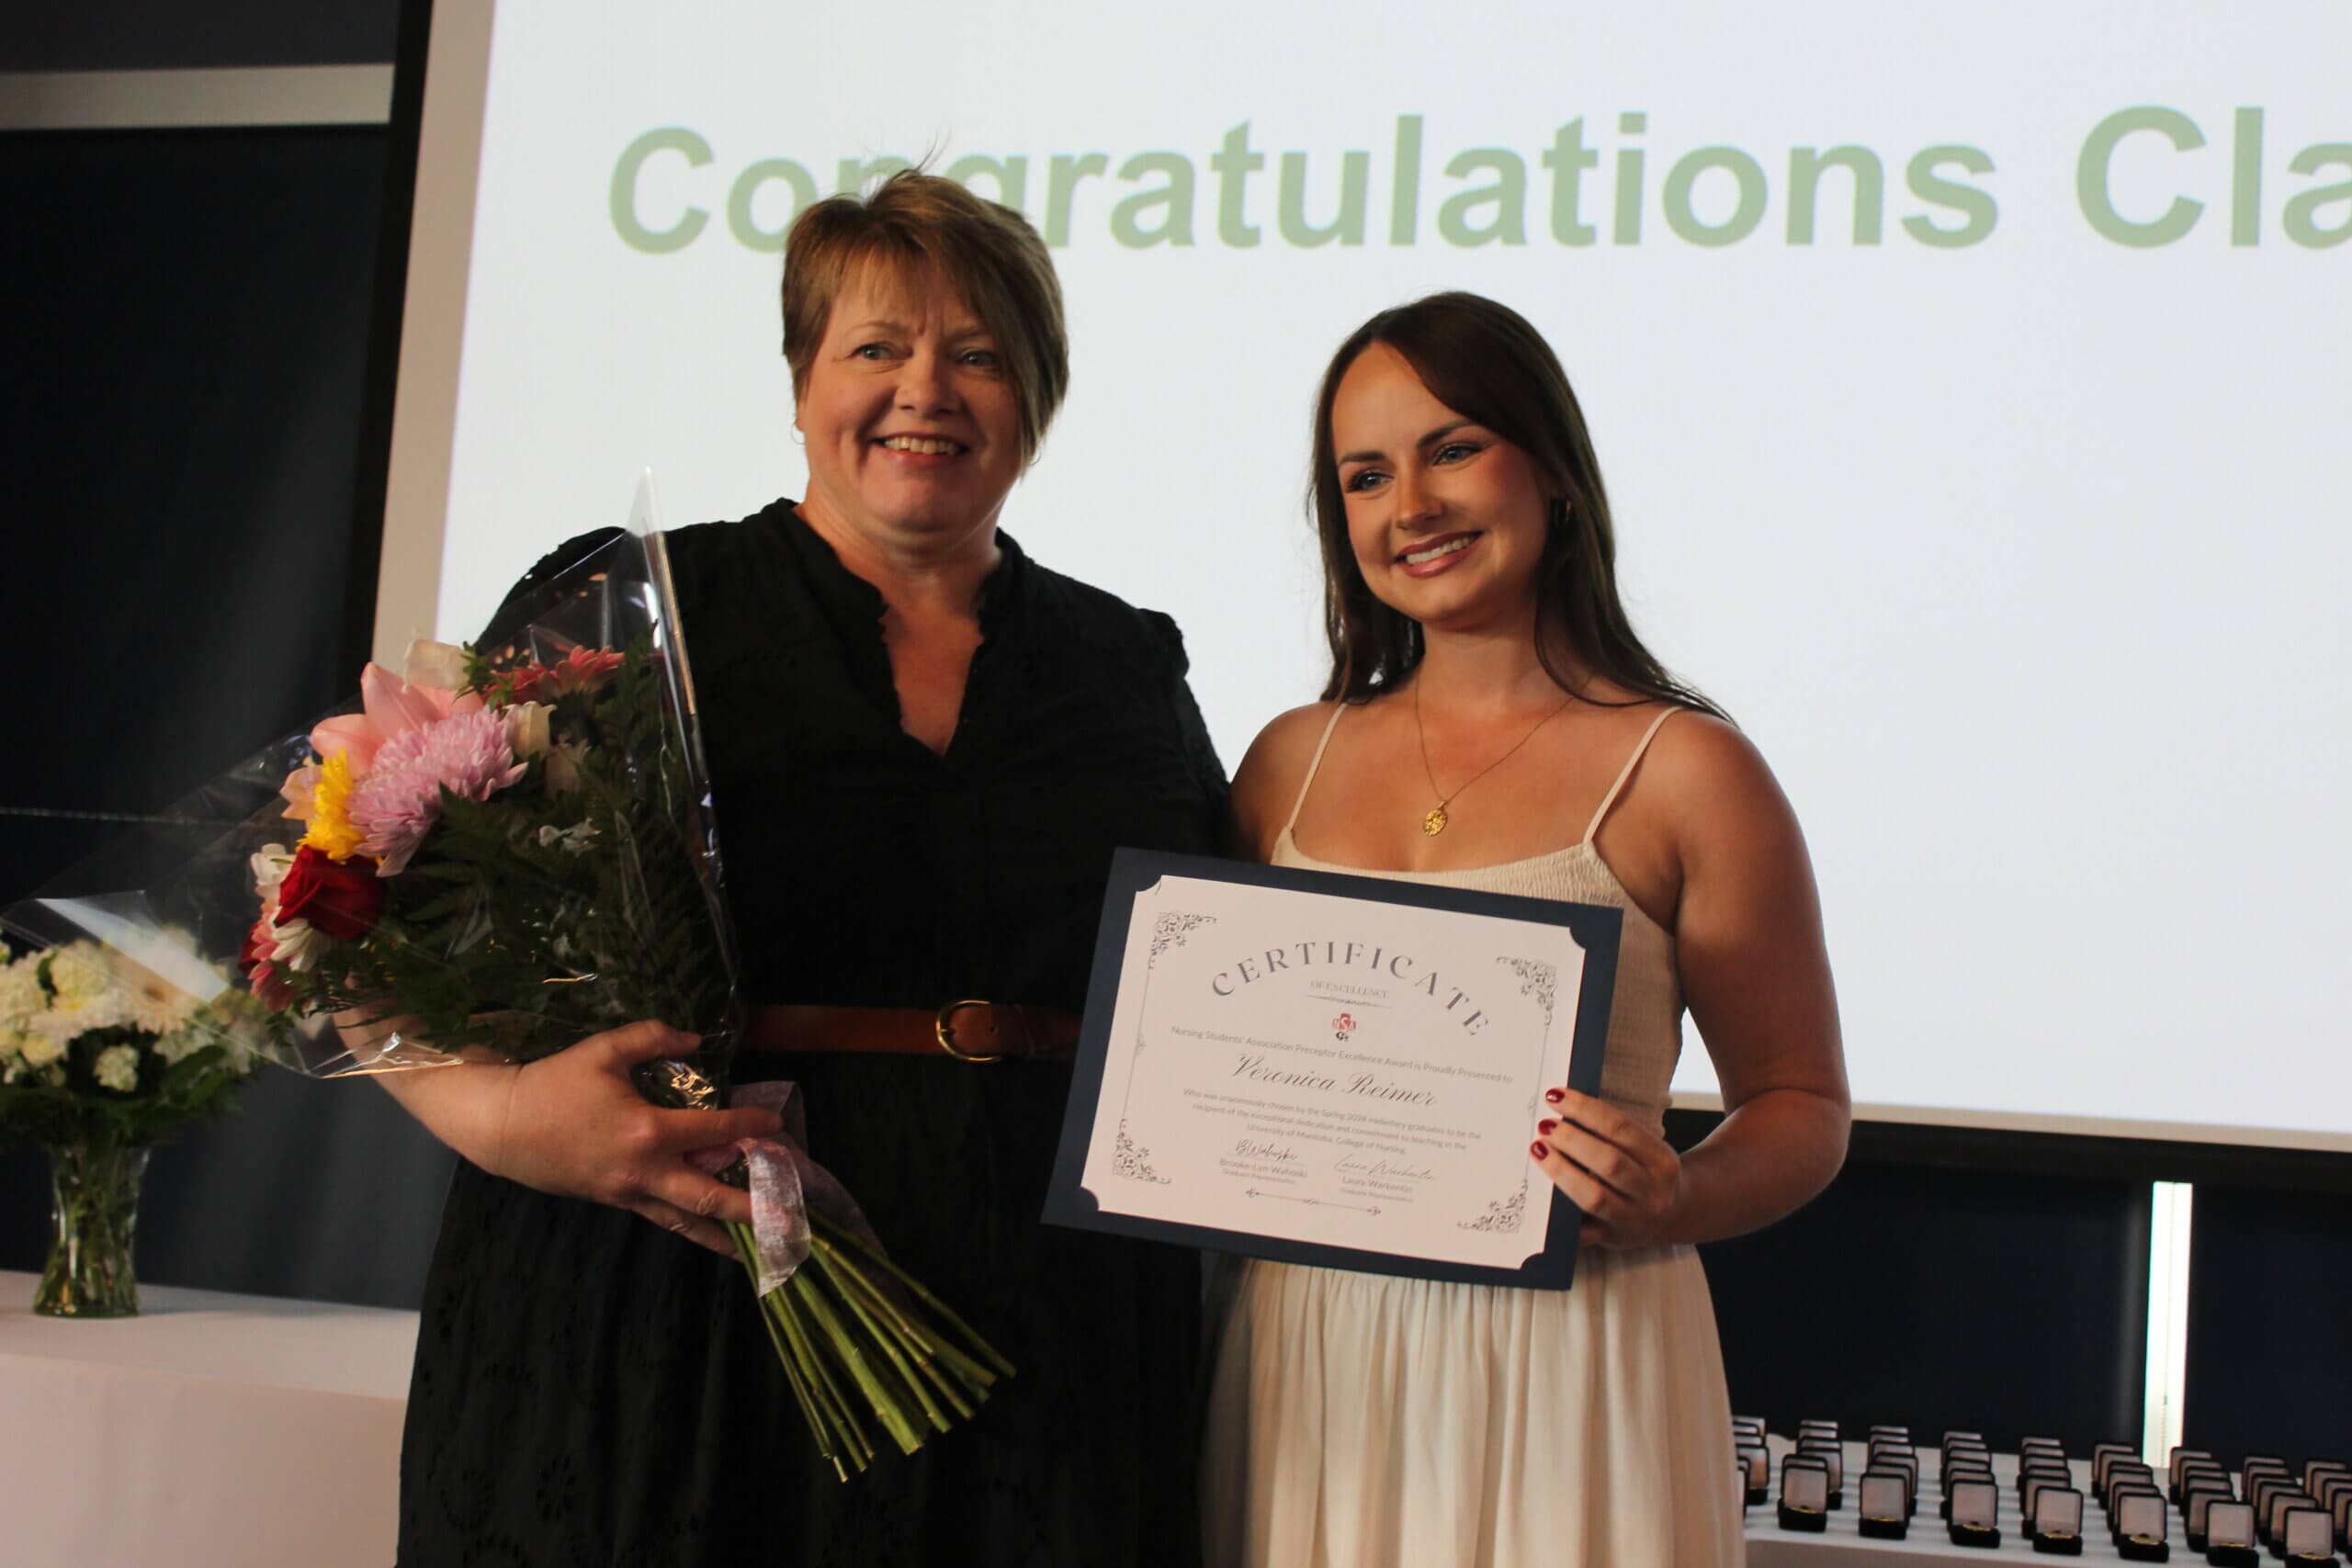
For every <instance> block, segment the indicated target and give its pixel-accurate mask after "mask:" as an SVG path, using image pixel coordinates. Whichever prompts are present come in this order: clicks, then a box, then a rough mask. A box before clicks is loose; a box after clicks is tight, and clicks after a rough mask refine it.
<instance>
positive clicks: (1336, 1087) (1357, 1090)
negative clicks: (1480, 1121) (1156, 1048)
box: [1233, 1056, 1437, 1105]
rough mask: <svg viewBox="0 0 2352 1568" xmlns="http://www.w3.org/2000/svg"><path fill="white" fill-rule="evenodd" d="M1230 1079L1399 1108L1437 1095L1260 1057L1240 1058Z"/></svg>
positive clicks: (1371, 1076) (1381, 1079)
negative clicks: (1273, 1064) (1279, 1064)
mask: <svg viewBox="0 0 2352 1568" xmlns="http://www.w3.org/2000/svg"><path fill="white" fill-rule="evenodd" d="M1233 1076H1234V1077H1238V1078H1248V1079H1249V1080H1250V1082H1252V1083H1261V1084H1267V1085H1271V1086H1272V1087H1274V1088H1278V1089H1316V1090H1317V1091H1319V1092H1321V1093H1324V1094H1359V1095H1363V1096H1365V1097H1367V1098H1369V1099H1373V1100H1391V1101H1394V1102H1395V1103H1397V1104H1398V1105H1435V1104H1436V1103H1437V1096H1436V1095H1435V1094H1434V1093H1432V1092H1431V1091H1430V1090H1429V1089H1407V1088H1406V1087H1405V1086H1404V1085H1403V1084H1399V1083H1392V1082H1390V1081H1389V1080H1388V1079H1386V1078H1384V1077H1375V1076H1374V1074H1371V1073H1353V1074H1351V1075H1349V1076H1348V1077H1343V1078H1342V1077H1332V1076H1331V1075H1329V1073H1316V1072H1302V1071H1299V1070H1297V1069H1295V1068H1291V1067H1270V1066H1266V1058H1265V1057H1263V1056H1243V1057H1241V1058H1239V1059H1238V1061H1237V1062H1236V1063H1235V1064H1234V1067H1233Z"/></svg>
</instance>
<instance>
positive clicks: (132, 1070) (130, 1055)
mask: <svg viewBox="0 0 2352 1568" xmlns="http://www.w3.org/2000/svg"><path fill="white" fill-rule="evenodd" d="M90 1076H91V1077H95V1078H96V1079H97V1080H98V1087H99V1088H101V1089H112V1090H114V1091H115V1092H116V1093H117V1094H129V1093H130V1092H131V1091H132V1090H133V1089H137V1088H138V1087H139V1047H138V1046H136V1045H109V1046H107V1048H106V1049H105V1050H103V1051H101V1052H99V1053H98V1059H97V1060H96V1062H94V1063H92V1064H91V1065H90Z"/></svg>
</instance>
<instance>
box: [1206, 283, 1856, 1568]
mask: <svg viewBox="0 0 2352 1568" xmlns="http://www.w3.org/2000/svg"><path fill="white" fill-rule="evenodd" d="M1315 502H1316V512H1317V521H1318V525H1319V528H1320V532H1321V536H1322V543H1323V557H1324V564H1325V570H1326V573H1327V590H1328V592H1327V602H1326V608H1327V614H1326V620H1327V626H1328V630H1329V638H1330V643H1331V653H1332V675H1331V680H1330V684H1329V687H1328V689H1327V690H1326V692H1325V694H1324V697H1325V700H1324V701H1323V702H1321V703H1318V704H1316V705H1312V706H1308V707H1304V708H1299V709H1296V710H1295V711H1293V712H1291V713H1287V714H1284V715H1283V716H1281V717H1279V718H1277V719H1275V720H1274V721H1273V723H1272V724H1270V725H1268V726H1267V727H1266V729H1265V730H1264V732H1263V733H1262V734H1261V735H1260V736H1259V737H1258V739H1257V741H1256V743H1255V744H1254V745H1253V746H1252V747H1251V748H1250V754H1249V756H1248V758H1247V759H1246V760H1245V761H1243V763H1242V765H1241V768H1240V771H1239V773H1238V775H1237V776H1236V778H1235V780H1234V810H1235V814H1236V817H1237V819H1238V832H1239V834H1240V837H1241V840H1242V842H1243V844H1244V845H1245V846H1246V847H1247V849H1248V850H1249V851H1250V852H1253V853H1255V854H1256V855H1257V856H1259V857H1260V858H1261V859H1263V860H1266V861H1270V862H1272V863H1275V864H1278V865H1297V866H1309V867H1316V868H1320V869H1329V870H1337V871H1347V872H1353V873H1358V874H1371V875H1377V876H1392V877H1396V878H1398V879H1400V880H1409V881H1419V882H1431V883H1442V884H1445V885H1448V886H1464V887H1479V888H1486V889H1489V890H1492V891H1495V892H1503V893H1513V894H1520V895H1523V896H1529V897H1551V898H1564V899H1574V900H1578V901H1583V902H1589V903H1600V904H1611V905H1615V906H1617V907H1618V908H1623V910H1624V911H1625V925H1624V941H1623V955H1622V957H1621V960H1620V967H1619V971H1618V976H1617V986H1616V995H1615V1000H1614V1003H1613V1006H1612V1011H1611V1020H1610V1027H1609V1043H1608V1052H1607V1055H1606V1058H1605V1065H1604V1070H1603V1074H1602V1080H1601V1093H1600V1097H1599V1098H1597V1099H1587V1098H1585V1097H1583V1096H1580V1095H1577V1094H1573V1093H1570V1092H1569V1091H1567V1090H1566V1089H1556V1090H1554V1091H1551V1093H1550V1094H1549V1095H1547V1097H1546V1098H1547V1100H1550V1102H1551V1103H1550V1106H1549V1108H1548V1109H1547V1111H1546V1113H1545V1114H1544V1117H1543V1119H1542V1120H1541V1121H1540V1122H1537V1124H1535V1125H1534V1126H1532V1127H1530V1128H1529V1129H1528V1137H1529V1140H1530V1144H1529V1154H1530V1157H1531V1158H1532V1159H1534V1160H1536V1161H1537V1162H1538V1163H1539V1164H1540V1165H1541V1166H1542V1167H1543V1168H1544V1173H1545V1174H1546V1175H1548V1176H1549V1177H1550V1178H1551V1179H1552V1180H1553V1181H1555V1183H1557V1184H1558V1186H1559V1187H1560V1189H1561V1190H1563V1191H1565V1192H1566V1193H1567V1194H1568V1196H1569V1197H1570V1198H1572V1199H1574V1200H1575V1201H1576V1202H1577V1205H1578V1207H1579V1208H1581V1209H1582V1210H1583V1212H1584V1213H1585V1215H1586V1220H1585V1224H1584V1230H1583V1245H1584V1247H1585V1252H1584V1257H1583V1259H1582V1261H1581V1262H1580V1263H1579V1265H1578V1268H1577V1280H1576V1286H1575V1288H1574V1289H1573V1290H1570V1291H1567V1292H1544V1291H1522V1290H1513V1289H1509V1288H1502V1287H1494V1286H1480V1285H1460V1284H1445V1283H1431V1282H1429V1281H1424V1280H1406V1279H1397V1278H1391V1277H1388V1276H1385V1275H1372V1274H1354V1273H1348V1272H1343V1271H1339V1270H1332V1269H1311V1268H1301V1267H1295V1266H1289V1265H1284V1264H1279V1263H1270V1262H1264V1261H1255V1260H1252V1261H1246V1262H1242V1263H1238V1264H1237V1265H1235V1266H1234V1267H1233V1268H1232V1269H1229V1270H1228V1272H1227V1278H1226V1279H1225V1280H1223V1281H1222V1284H1223V1287H1224V1290H1223V1294H1224V1295H1225V1297H1226V1301H1225V1302H1224V1303H1223V1305H1222V1309H1221V1311H1222V1322H1221V1334H1220V1338H1219V1343H1218V1347H1217V1354H1216V1371H1215V1374H1214V1382H1213V1385H1212V1393H1211V1401H1210V1413H1209V1428H1208V1436H1207V1446H1206V1449H1205V1452H1204V1465H1203V1482H1204V1504H1203V1506H1204V1514H1203V1517H1204V1526H1205V1529H1206V1539H1207V1544H1208V1558H1209V1562H1211V1563H1212V1564H1215V1565H1216V1568H1243V1565H1247V1568H1456V1565H1458V1568H1516V1565H1519V1564H1534V1563H1543V1564H1546V1565H1547V1568H1567V1565H1575V1564H1588V1565H1590V1568H1647V1565H1660V1568H1664V1565H1669V1564H1671V1565H1690V1568H1716V1565H1719V1564H1725V1563H1736V1562H1740V1561H1741V1559H1742V1550H1741V1533H1740V1510H1739V1504H1738V1492H1737V1482H1736V1477H1735V1470H1734V1465H1733V1457H1732V1438H1731V1431H1730V1410H1729V1406H1728V1403H1727V1400H1726V1397H1725V1393H1724V1374H1723V1359H1722V1353H1721V1350H1720V1348H1719V1347H1718V1345H1717V1342H1716V1337H1715V1324H1714V1315H1713V1307H1712V1305H1711V1303H1710V1302H1709V1299H1708V1295H1707V1283H1706V1278H1705V1276H1704V1274H1703V1273H1702V1271H1701V1269H1700V1266H1699V1259H1698V1256H1697V1254H1696V1253H1695V1252H1694V1251H1693V1250H1692V1244H1694V1243H1697V1242H1702V1241H1708V1240H1713V1239H1715V1238H1718V1237H1722V1236H1728V1235H1738V1234H1740V1233H1742V1232H1745V1231H1751V1230H1754V1229H1756V1228H1758V1227H1759V1226H1761V1225H1765V1224H1770V1223H1771V1222H1772V1221H1774V1220H1776V1219H1778V1218H1780V1217H1781V1216H1782V1215H1784V1214H1786V1213H1789V1212H1791V1211H1792V1210H1793V1209H1795V1208H1796V1207H1798V1206H1799V1205H1800V1204H1802V1203H1804V1201H1806V1200H1808V1199H1810V1198H1811V1197H1813V1196H1814V1195H1815V1193H1817V1192H1818V1191H1820V1190H1821V1189H1822V1188H1823V1187H1824V1186H1826V1184H1827V1183H1828V1181H1829V1179H1830V1178H1831V1177H1832V1176H1834V1175H1835V1174H1836V1172H1837V1170H1838V1165H1839V1163H1840V1162H1841V1161H1842V1159H1843V1158H1844V1156H1845V1148H1846V1133H1847V1118H1848V1104H1847V1093H1846V1078H1845V1067H1844V1061H1843V1056H1842V1054H1841V1048H1840V1045H1839V1041H1838V1011H1837V1002H1836V998H1835V996H1834V994H1833V992H1832V988H1831V985H1830V977H1829V964H1828V959H1827V956H1826V949H1825V945H1824V942H1823V938H1822V931H1821V918H1820V911H1819V905H1818V900H1817V897H1816V896H1815V887H1814V881H1813V872H1812V868H1811V865H1810V863H1808V860H1807V857H1806V854H1805V849H1804V840H1803V838H1802V836H1801V835H1800V833H1799V831H1798V829H1797V823H1796V818H1795V816H1794V814H1793V813H1792V811H1791V809H1790V807H1789V804H1788V802H1787V801H1786V799H1785V798H1783V796H1782V795H1781V791H1780V788H1779V786H1778V785H1777V784H1775V783H1774V782H1773V779H1772V775H1771V773H1770V771H1769V770H1768V769H1767V768H1766V767H1765V765H1764V761H1763V759H1762V758H1761V757H1760V756H1758V754H1757V751H1756V750H1755V748H1754V747H1753V746H1751V745H1750V744H1749V743H1748V741H1747V739H1746V737H1744V736H1743V735H1742V734H1741V733H1740V732H1739V731H1738V730H1737V729H1736V728H1734V727H1733V726H1732V725H1731V724H1730V723H1729V722H1728V721H1726V720H1725V719H1724V716H1722V715H1721V714H1720V712H1719V711H1718V710H1716V709H1715V708H1714V707H1713V705H1711V704H1709V703H1708V702H1707V701H1706V700H1705V699H1704V698H1702V697H1701V696H1700V695H1699V694H1697V693H1696V692H1694V691H1692V690H1691V688H1689V687H1687V686H1685V685H1683V684H1681V683H1679V682H1677V681H1675V680H1674V679H1673V678H1671V677H1670V676H1668V674H1667V672H1666V671H1664V670H1663V669H1662V668H1661V667H1660V666H1659V664H1658V662H1657V660H1655V659H1654V658H1652V657H1651V655H1650V654H1649V652H1648V650H1647V649H1645V648H1644V647H1643V646H1642V644H1641V642H1640V640H1639V639H1638V638H1637V637H1635V636H1634V631H1633V629H1632V627H1631V626H1630V625H1629V624H1628V622H1627V620H1626V617H1625V613H1624V610H1623V606H1622V604H1620V603H1619V599H1618V593H1617V585H1616V579H1615V565H1614V557H1615V548H1614V540H1613V534H1612V531H1611V521H1610V516H1609V508H1608V501H1607V498H1606V495H1605V492H1604V491H1603V490H1602V487H1601V481H1600V468H1599V465H1598V464H1597V462H1596V461H1595V460H1594V457H1593V453H1592V446H1591V443H1590V441H1589V437H1588V435H1587V434H1586V431H1585V425H1584V419H1583V415H1582V412H1581V411H1580V410H1579V409H1578V407H1577V400H1576V397H1575V394H1574V393H1573V392H1572V391H1571V390H1570V389H1569V386H1568V383H1567V379H1566V376H1565V375H1564V374H1563V373H1562V371H1561V369H1560V367H1559V363H1558V361H1557V359H1556V358H1555V356H1554V355H1553V354H1552V352H1551V350H1550V349H1549V348H1548V347H1547V346H1546V345H1545V344H1544V341H1543V339H1542V338H1541V337H1540V336H1539V335H1538V334H1537V333H1536V332H1535V331H1534V329H1533V328H1532V327H1531V326H1530V325H1529V324H1528V323H1527V322H1526V321H1524V320H1522V319H1521V318H1520V317H1519V316H1517V315H1516V314H1514V313H1513V312H1511V311H1510V310H1507V309H1506V308H1504V307H1502V306H1500V305H1498V304H1495V303H1493V302H1492V301H1490V300H1486V299H1479V298H1477V297H1476V296H1472V295H1464V294H1451V295H1438V296H1435V297H1433V298H1430V299H1424V300H1420V301H1419V302H1417V303H1415V304H1411V305H1408V306H1403V307H1400V308H1398V309H1397V310H1389V311H1385V312H1383V313H1382V314H1381V315H1379V316H1376V317H1374V319H1373V320H1372V321H1368V322H1366V323H1365V324H1364V326H1363V328H1361V329H1359V330H1358V331H1357V332H1356V333H1355V334H1354V335H1353V336H1351V338H1349V340H1348V341H1347V343H1346V344H1343V345H1342V346H1341V347H1340V352H1339V354H1338V355H1336V356H1335V358H1334V359H1333V361H1332V364H1331V367H1330V369H1329V372H1328V373H1327V375H1326V376H1325V378H1324V382H1323V389H1322V395H1321V398H1320V400H1319V401H1318V405H1317V418H1316V427H1315ZM1685 1007H1688V1009H1689V1010H1690V1011H1691V1016H1692V1018H1693V1020H1694V1021H1696V1022H1697V1024H1698V1026H1699V1028H1700V1030H1701V1032H1702V1034H1703V1035H1704V1037H1705V1040H1706V1043H1707V1048H1708V1051H1709V1053H1710V1055H1712V1056H1713V1060H1714V1064H1715V1069H1716V1074H1717V1077H1719V1079H1720V1080H1721V1082H1722V1085H1723V1091H1724V1107H1725V1109H1726V1111H1728V1112H1729V1114H1728V1115H1727V1116H1726V1117H1725V1118H1724V1122H1723V1123H1722V1125H1721V1126H1720V1127H1718V1128H1717V1129H1716V1130H1715V1132H1714V1133H1713V1134H1711V1135H1710V1136H1709V1137H1708V1138H1707V1139H1706V1140H1705V1141H1704V1142H1703V1143H1702V1144H1700V1145H1697V1146H1696V1147H1694V1148H1692V1149H1691V1151H1690V1152H1689V1153H1687V1154H1685V1155H1682V1156H1677V1155H1676V1153H1675V1151H1674V1150H1673V1149H1672V1148H1670V1147H1669V1146H1668V1145H1667V1144H1666V1142H1665V1141H1664V1139H1663V1138H1662V1136H1661V1128H1662V1125H1663V1122H1662V1116H1663V1112H1664V1111H1665V1108H1666V1100H1667V1090H1668V1084H1669V1083H1670V1081H1671V1079H1672V1077H1673V1074H1674V1066H1675V1060H1676V1057H1677V1056H1678V1055H1679V1051H1680V1046H1681V1015H1682V1012H1683V1010H1684V1009H1685Z"/></svg>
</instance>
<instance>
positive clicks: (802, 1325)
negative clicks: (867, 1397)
mask: <svg viewBox="0 0 2352 1568" xmlns="http://www.w3.org/2000/svg"><path fill="white" fill-rule="evenodd" d="M795 1285H798V1286H800V1287H801V1288H800V1289H799V1290H795V1289H794V1287H795ZM807 1289H808V1282H807V1281H806V1280H804V1279H803V1277H802V1275H801V1274H798V1273H796V1274H794V1275H793V1277H792V1278H791V1279H790V1280H786V1282H785V1286H784V1289H783V1290H781V1291H778V1292H776V1293H775V1320H776V1322H777V1323H778V1324H780V1325H783V1328H784V1332H785V1335H786V1337H787V1338H789V1339H790V1340H791V1341H792V1343H793V1347H794V1348H796V1349H797V1351H798V1352H799V1353H800V1355H801V1357H802V1358H803V1359H805V1360H806V1361H807V1362H808V1363H809V1366H810V1367H811V1368H812V1369H813V1370H814V1371H816V1374H817V1380H816V1391H817V1393H818V1403H819V1404H820V1405H821V1406H823V1408H824V1410H825V1414H826V1418H827V1420H828V1421H829V1422H831V1425H832V1427H833V1429H834V1430H835V1431H836V1432H838V1433H839V1434H840V1436H841V1439H842V1447H843V1448H844V1449H845V1450H847V1451H848V1453H849V1456H850V1461H851V1462H852V1463H854V1464H855V1465H856V1466H857V1468H858V1469H860V1470H864V1469H865V1467H866V1465H867V1464H869V1463H870V1462H872V1461H873V1458H874V1448H873V1445H872V1444H871V1443H869V1442H867V1441H866V1438H865V1428H864V1427H861V1426H860V1425H859V1424H858V1420H857V1417H856V1416H855V1415H854V1414H853V1413H852V1412H851V1410H850V1407H849V1401H848V1400H847V1399H846V1398H844V1397H843V1396H842V1391H841V1386H840V1384H838V1383H837V1382H834V1381H833V1373H832V1369H831V1368H830V1367H828V1366H826V1365H825V1360H824V1358H823V1357H821V1356H820V1355H819V1354H818V1353H817V1348H816V1342H815V1340H814V1338H813V1337H811V1336H810V1335H809V1325H808V1324H807V1323H806V1322H804V1321H803V1314H802V1312H801V1311H800V1310H798V1309H799V1306H800V1303H798V1302H796V1301H794V1300H793V1299H792V1298H793V1297H795V1296H805V1293H806V1291H807Z"/></svg>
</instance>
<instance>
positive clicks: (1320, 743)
mask: <svg viewBox="0 0 2352 1568" xmlns="http://www.w3.org/2000/svg"><path fill="white" fill-rule="evenodd" d="M1347 711H1348V705H1347V704H1346V703H1344V702H1337V703H1333V704H1332V705H1331V722H1330V723H1329V724H1327V725H1325V726H1324V727H1323V739H1320V740H1317V742H1316V743H1315V755H1314V757H1313V758H1312V759H1311V760H1309V761H1308V762H1307V764H1306V777H1305V778H1303V779H1301V780H1299V781H1298V798H1297V799H1296V800H1294V801H1292V802H1291V803H1290V820H1289V821H1287V822H1285V823H1283V832H1285V833H1287V832H1289V831H1290V830H1291V829H1294V828H1295V827H1297V826H1298V812H1299V807H1303V806H1305V805H1306V791H1307V786H1308V785H1310V784H1314V782H1315V773H1316V770H1317V769H1318V768H1320V767H1321V766H1322V765H1323V748H1325V747H1326V746H1329V744H1331V731H1333V730H1335V729H1337V728H1340V715H1341V714H1343V713H1345V712H1347Z"/></svg>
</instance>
